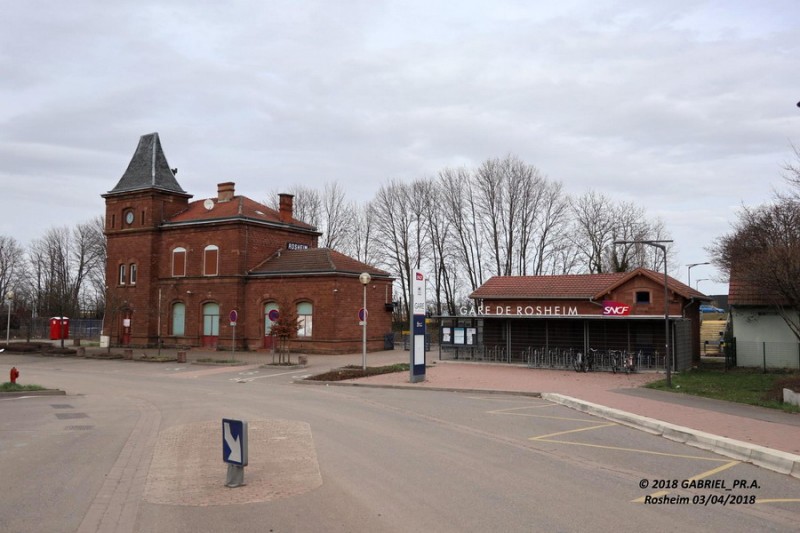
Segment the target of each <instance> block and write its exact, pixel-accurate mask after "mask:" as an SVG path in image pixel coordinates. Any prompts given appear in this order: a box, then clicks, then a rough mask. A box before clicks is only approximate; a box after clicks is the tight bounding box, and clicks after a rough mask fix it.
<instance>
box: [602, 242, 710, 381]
mask: <svg viewBox="0 0 800 533" xmlns="http://www.w3.org/2000/svg"><path fill="white" fill-rule="evenodd" d="M671 242H672V241H614V244H646V245H648V246H652V247H654V248H658V249H659V250H661V251H662V252H664V346H665V349H666V352H667V353H666V367H667V368H666V371H667V387H669V388H670V389H671V388H672V373H671V366H672V365H671V361H670V360H671V354H670V351H669V289H668V288H667V246H666V245H667V244H668V243H671ZM695 266H696V265H695Z"/></svg>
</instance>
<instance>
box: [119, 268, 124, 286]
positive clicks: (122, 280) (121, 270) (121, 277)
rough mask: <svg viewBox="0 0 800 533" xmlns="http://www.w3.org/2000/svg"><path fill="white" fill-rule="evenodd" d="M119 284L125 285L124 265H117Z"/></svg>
mask: <svg viewBox="0 0 800 533" xmlns="http://www.w3.org/2000/svg"><path fill="white" fill-rule="evenodd" d="M119 284H120V285H125V265H120V266H119Z"/></svg>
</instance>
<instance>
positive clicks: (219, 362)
mask: <svg viewBox="0 0 800 533" xmlns="http://www.w3.org/2000/svg"><path fill="white" fill-rule="evenodd" d="M195 363H200V364H204V365H241V364H243V363H242V362H241V361H237V360H236V359H212V358H210V357H203V358H202V359H196V360H195Z"/></svg>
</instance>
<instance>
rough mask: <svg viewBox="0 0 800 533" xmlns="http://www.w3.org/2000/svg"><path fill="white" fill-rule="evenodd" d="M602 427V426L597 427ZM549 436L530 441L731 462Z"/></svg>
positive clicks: (723, 460)
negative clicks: (571, 440)
mask: <svg viewBox="0 0 800 533" xmlns="http://www.w3.org/2000/svg"><path fill="white" fill-rule="evenodd" d="M597 427H600V426H597ZM587 429H596V427H594V428H587ZM544 437H547V435H543V436H542V437H530V438H529V439H528V440H535V441H540V442H554V443H556V444H572V445H573V446H586V447H587V448H600V449H603V450H616V451H620V452H636V453H639V454H643V455H659V456H662V457H676V458H678V459H694V460H701V461H713V462H715V463H724V462H727V461H729V459H714V458H712V457H700V456H698V455H683V454H679V453H666V452H653V451H650V450H641V449H636V448H620V447H618V446H603V445H601V444H587V443H584V442H570V441H568V440H551V439H545V438H544Z"/></svg>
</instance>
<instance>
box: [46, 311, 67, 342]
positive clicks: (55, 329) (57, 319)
mask: <svg viewBox="0 0 800 533" xmlns="http://www.w3.org/2000/svg"><path fill="white" fill-rule="evenodd" d="M68 338H69V318H67V317H65V316H54V317H53V318H51V319H50V340H51V341H57V340H59V339H68Z"/></svg>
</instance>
